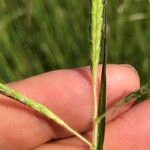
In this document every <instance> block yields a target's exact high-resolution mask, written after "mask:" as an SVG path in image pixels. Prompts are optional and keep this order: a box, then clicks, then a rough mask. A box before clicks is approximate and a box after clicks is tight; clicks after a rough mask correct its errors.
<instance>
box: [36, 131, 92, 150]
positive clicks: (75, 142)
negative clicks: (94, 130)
mask: <svg viewBox="0 0 150 150" xmlns="http://www.w3.org/2000/svg"><path fill="white" fill-rule="evenodd" d="M84 136H85V137H86V138H90V136H91V134H89V133H86V134H84ZM50 149H52V150H62V149H65V150H89V146H88V145H86V144H85V143H83V142H82V141H80V140H79V139H78V138H76V137H70V138H66V139H61V140H56V141H53V142H52V141H51V142H49V143H45V144H43V145H41V146H39V147H37V148H35V149H33V150H50Z"/></svg>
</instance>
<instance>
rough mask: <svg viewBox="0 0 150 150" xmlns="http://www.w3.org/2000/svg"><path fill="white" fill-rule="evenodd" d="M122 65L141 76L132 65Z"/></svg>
mask: <svg viewBox="0 0 150 150" xmlns="http://www.w3.org/2000/svg"><path fill="white" fill-rule="evenodd" d="M121 65H122V66H124V67H128V68H130V69H131V70H132V71H133V72H135V73H136V74H137V75H138V76H139V74H138V72H137V70H136V69H135V68H134V67H133V66H132V65H129V64H121Z"/></svg>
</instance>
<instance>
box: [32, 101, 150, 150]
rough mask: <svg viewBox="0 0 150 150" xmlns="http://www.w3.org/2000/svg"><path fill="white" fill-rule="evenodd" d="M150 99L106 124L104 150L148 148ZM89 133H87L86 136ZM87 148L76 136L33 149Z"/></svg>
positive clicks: (84, 149)
mask: <svg viewBox="0 0 150 150" xmlns="http://www.w3.org/2000/svg"><path fill="white" fill-rule="evenodd" d="M149 107H150V100H149V101H148V100H147V101H145V102H143V103H141V104H139V105H136V106H134V107H133V108H131V109H130V110H129V111H128V112H126V113H124V114H123V115H121V116H120V117H118V118H116V120H114V121H112V122H110V123H108V124H107V128H106V136H105V144H104V149H105V150H134V149H136V150H149V148H150V115H149V114H150V109H149ZM89 136H91V133H90V135H88V138H89ZM49 149H53V150H61V149H65V150H70V149H71V150H89V148H88V147H87V146H86V145H85V144H84V143H83V142H82V141H80V140H79V139H77V138H76V137H71V138H67V139H63V140H58V141H54V142H49V143H46V144H44V145H42V146H40V147H38V148H35V149H34V150H49Z"/></svg>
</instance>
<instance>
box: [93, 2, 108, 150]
mask: <svg viewBox="0 0 150 150" xmlns="http://www.w3.org/2000/svg"><path fill="white" fill-rule="evenodd" d="M91 5H92V9H91V15H92V17H91V41H92V47H91V61H92V65H91V72H92V89H93V101H94V115H93V120H95V119H96V118H97V117H98V114H100V112H99V111H98V110H99V109H100V108H99V105H98V93H97V89H98V87H97V85H98V84H97V68H98V64H99V60H100V52H101V48H100V42H101V38H102V32H101V30H102V25H103V18H102V14H103V9H104V5H103V1H102V0H92V1H91ZM101 85H102V84H101ZM100 97H101V95H100ZM101 98H102V99H103V96H102V97H101ZM104 105H105V104H104ZM103 108H104V107H103ZM101 110H102V109H101ZM93 126H94V129H93V145H94V147H93V150H102V149H99V145H102V144H101V143H103V138H104V134H102V135H101V133H102V132H104V129H102V126H101V127H100V125H99V124H95V123H94V122H93ZM103 127H104V126H103ZM99 131H102V132H99ZM100 136H102V137H103V138H101V137H100ZM101 139H102V141H101Z"/></svg>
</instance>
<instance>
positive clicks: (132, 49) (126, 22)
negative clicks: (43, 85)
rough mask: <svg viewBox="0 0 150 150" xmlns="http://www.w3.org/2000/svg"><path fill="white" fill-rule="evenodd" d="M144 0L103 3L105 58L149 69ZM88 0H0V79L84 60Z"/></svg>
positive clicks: (144, 76) (143, 72)
mask: <svg viewBox="0 0 150 150" xmlns="http://www.w3.org/2000/svg"><path fill="white" fill-rule="evenodd" d="M149 4H150V1H149V0H112V1H109V2H108V7H109V11H108V35H109V39H108V41H109V45H108V62H109V63H126V64H132V65H133V66H134V67H135V68H136V69H137V70H138V72H139V74H140V77H141V82H142V83H144V82H147V81H148V78H149V72H150V61H149V59H150V11H149V10H150V7H149V6H150V5H149ZM89 24H90V0H0V81H1V82H10V81H14V80H19V79H22V78H27V77H30V76H33V75H36V74H40V73H42V72H46V71H49V70H54V69H59V68H72V67H78V66H84V65H89V64H90V52H89V51H90V50H89V44H90V39H89V29H90V26H89Z"/></svg>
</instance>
